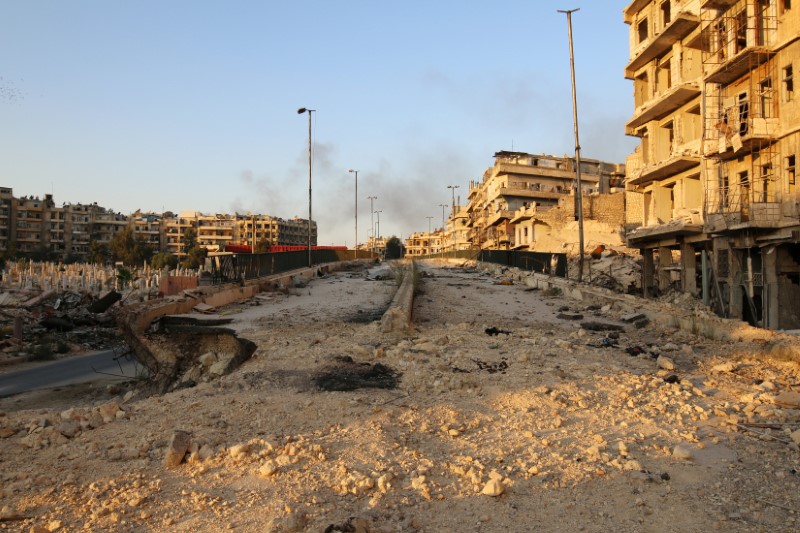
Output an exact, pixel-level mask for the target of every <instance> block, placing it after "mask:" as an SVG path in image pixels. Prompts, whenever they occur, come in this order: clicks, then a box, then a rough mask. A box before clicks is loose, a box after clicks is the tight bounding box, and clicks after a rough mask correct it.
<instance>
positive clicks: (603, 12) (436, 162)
mask: <svg viewBox="0 0 800 533" xmlns="http://www.w3.org/2000/svg"><path fill="white" fill-rule="evenodd" d="M627 3H628V2H627V1H618V0H614V1H602V2H601V1H597V0H591V1H588V2H583V3H582V4H583V5H581V2H571V1H568V2H566V3H565V2H561V1H559V2H553V1H549V0H541V1H540V0H527V1H512V0H496V1H494V2H487V1H472V0H462V1H450V0H448V1H444V0H439V1H435V2H434V1H416V0H411V1H406V2H379V1H371V2H370V1H350V0H340V1H330V0H324V1H323V0H315V1H311V0H294V1H290V2H278V1H275V0H264V1H259V2H255V1H253V2H249V1H247V2H245V1H230V2H228V1H226V2H222V1H220V2H208V1H177V0H173V1H163V0H161V1H150V0H137V1H128V2H121V1H118V2H117V1H115V2H109V1H107V0H91V1H90V0H73V1H62V0H57V1H39V0H26V1H17V0H0V185H2V186H6V187H13V188H14V193H15V195H17V196H22V195H38V196H42V195H43V194H45V193H50V192H53V193H54V194H55V199H56V202H58V203H59V204H60V203H62V202H73V203H77V202H82V203H90V202H98V203H99V204H100V205H103V206H105V207H108V208H111V209H114V210H116V211H120V212H123V213H130V212H132V211H135V210H136V209H142V210H144V211H162V210H172V211H179V210H198V211H203V212H227V213H232V212H234V211H238V212H240V213H244V212H247V211H251V212H257V213H268V214H271V215H276V216H280V217H283V218H291V217H292V216H295V215H299V216H303V217H305V216H307V215H308V203H307V202H308V171H307V166H306V157H307V139H308V129H307V128H308V122H307V120H308V119H307V115H298V114H297V108H298V107H310V108H313V109H316V110H317V113H315V114H314V125H313V131H314V144H315V159H314V174H313V190H314V195H313V206H314V209H313V213H314V219H315V220H317V221H318V223H319V225H320V244H343V243H345V242H346V243H347V244H348V245H352V243H353V240H354V237H353V234H354V217H353V214H354V201H355V198H354V188H353V186H354V183H353V181H354V178H353V175H352V174H348V172H347V170H348V169H349V168H355V169H358V170H359V179H358V219H359V241H364V240H366V238H367V234H368V232H369V227H370V209H369V201H368V200H367V199H366V198H367V196H370V195H372V196H377V197H378V199H377V200H376V201H375V209H376V210H377V209H380V210H382V211H383V213H382V214H381V233H382V234H383V235H392V234H395V235H402V236H404V237H405V236H407V235H408V234H409V233H410V232H412V231H420V230H427V224H428V221H427V219H426V218H425V217H426V216H429V215H430V216H434V217H435V218H434V220H433V222H434V225H440V224H441V211H442V210H441V207H439V204H450V203H451V195H450V191H449V190H448V189H447V185H459V186H460V189H458V193H459V194H460V195H461V197H462V200H461V201H462V204H463V203H466V196H467V192H468V184H469V181H470V180H480V179H481V176H482V174H483V171H484V170H485V169H486V168H487V167H489V166H491V165H492V164H493V159H492V156H493V154H494V152H496V151H498V150H510V149H512V146H513V148H514V149H515V150H519V151H527V152H532V153H547V154H553V155H562V154H565V153H570V154H571V153H573V151H574V143H573V130H572V101H571V93H570V74H569V48H568V40H567V22H566V17H565V15H563V14H560V13H557V12H556V10H557V9H572V8H576V7H580V11H579V12H577V13H575V14H574V15H573V33H574V38H575V44H574V47H575V56H576V61H575V62H576V75H577V83H578V110H579V114H580V116H579V120H580V136H581V148H582V155H583V156H584V157H588V158H595V159H602V160H606V161H613V162H620V163H621V162H624V160H625V156H626V155H627V154H628V153H630V152H631V151H632V150H633V147H634V146H635V142H634V140H633V139H631V138H629V137H626V136H625V134H624V123H625V121H626V120H628V119H629V118H630V116H631V115H632V112H633V96H632V88H631V84H630V82H629V81H628V80H625V79H624V78H623V67H624V65H625V63H626V62H627V60H628V26H627V25H626V24H624V23H623V22H622V9H623V7H624V6H625V5H626V4H627Z"/></svg>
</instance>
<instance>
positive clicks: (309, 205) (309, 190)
mask: <svg viewBox="0 0 800 533" xmlns="http://www.w3.org/2000/svg"><path fill="white" fill-rule="evenodd" d="M315 111H316V109H308V108H305V107H301V108H300V109H298V110H297V114H298V115H302V114H303V113H308V266H311V113H313V112H315Z"/></svg>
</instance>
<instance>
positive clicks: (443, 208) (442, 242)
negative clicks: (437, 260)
mask: <svg viewBox="0 0 800 533" xmlns="http://www.w3.org/2000/svg"><path fill="white" fill-rule="evenodd" d="M439 207H441V208H442V240H441V243H440V248H441V252H442V259H444V210H445V209H446V208H447V207H448V206H447V204H439Z"/></svg>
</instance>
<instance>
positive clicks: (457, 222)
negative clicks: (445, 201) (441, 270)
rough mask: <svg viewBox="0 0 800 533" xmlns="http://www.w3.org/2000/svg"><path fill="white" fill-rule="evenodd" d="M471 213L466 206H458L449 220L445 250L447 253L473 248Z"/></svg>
mask: <svg viewBox="0 0 800 533" xmlns="http://www.w3.org/2000/svg"><path fill="white" fill-rule="evenodd" d="M469 235H470V219H469V213H468V212H467V208H466V207H465V206H458V205H457V206H456V208H455V209H454V210H453V212H452V213H451V215H450V216H449V217H448V219H447V231H446V233H445V240H444V248H445V250H447V251H457V250H469V249H471V248H472V241H470V239H469Z"/></svg>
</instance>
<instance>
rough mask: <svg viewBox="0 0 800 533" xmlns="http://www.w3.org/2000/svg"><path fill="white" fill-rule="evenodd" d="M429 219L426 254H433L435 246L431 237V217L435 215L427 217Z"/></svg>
mask: <svg viewBox="0 0 800 533" xmlns="http://www.w3.org/2000/svg"><path fill="white" fill-rule="evenodd" d="M425 218H427V219H428V253H427V254H426V255H433V246H432V245H431V243H432V242H433V238H431V219H432V218H433V217H425Z"/></svg>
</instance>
